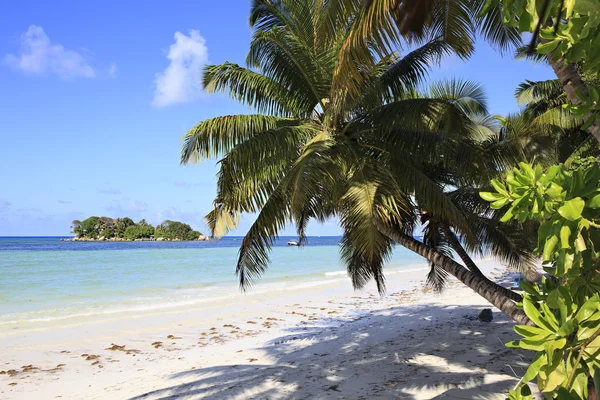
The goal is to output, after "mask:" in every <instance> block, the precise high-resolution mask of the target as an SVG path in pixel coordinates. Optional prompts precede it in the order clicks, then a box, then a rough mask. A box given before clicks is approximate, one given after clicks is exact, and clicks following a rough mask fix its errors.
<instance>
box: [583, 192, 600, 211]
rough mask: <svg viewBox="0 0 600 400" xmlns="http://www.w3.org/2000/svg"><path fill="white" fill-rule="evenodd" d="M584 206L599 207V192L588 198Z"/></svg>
mask: <svg viewBox="0 0 600 400" xmlns="http://www.w3.org/2000/svg"><path fill="white" fill-rule="evenodd" d="M586 206H587V207H589V208H600V193H598V194H597V195H595V196H594V197H592V198H591V199H589V200H588V201H587V204H586Z"/></svg>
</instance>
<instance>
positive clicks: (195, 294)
mask: <svg viewBox="0 0 600 400" xmlns="http://www.w3.org/2000/svg"><path fill="white" fill-rule="evenodd" d="M287 240H289V238H281V239H280V240H279V241H278V242H277V243H276V245H275V247H274V248H273V251H272V253H271V265H270V267H269V270H268V271H267V273H266V274H265V276H264V277H263V279H262V280H261V281H260V282H259V283H257V284H256V285H255V286H254V287H253V288H252V290H253V291H260V290H268V289H270V288H273V287H277V285H281V284H287V285H289V284H295V283H302V284H305V283H310V282H322V281H323V280H327V279H340V278H344V279H347V278H346V276H345V272H344V266H343V265H342V263H341V262H340V259H339V246H338V243H339V240H340V238H338V237H311V238H309V239H308V244H307V245H306V246H304V247H302V248H298V247H292V246H287V245H286V243H287ZM239 243H240V238H224V239H222V240H220V241H213V242H173V243H170V242H61V241H60V240H59V238H5V237H4V238H0V327H2V325H4V326H7V325H10V324H15V323H18V322H36V321H50V320H54V319H62V318H69V317H72V316H88V315H90V316H93V315H95V314H111V313H118V312H125V311H135V310H140V311H143V310H151V309H153V308H164V307H170V306H176V305H181V304H188V303H189V304H192V303H196V302H201V301H203V300H214V299H215V298H218V297H219V296H228V295H235V294H238V293H239V289H238V286H237V285H238V282H237V279H236V277H235V275H234V270H235V265H236V261H237V255H238V246H239ZM415 264H420V265H424V264H423V259H422V258H420V257H418V256H416V255H415V254H414V253H411V252H409V251H407V250H405V249H403V248H402V247H400V246H397V248H396V249H395V251H394V254H393V257H392V258H391V260H390V262H389V265H388V266H387V269H398V268H408V267H409V266H411V265H413V266H414V265H415Z"/></svg>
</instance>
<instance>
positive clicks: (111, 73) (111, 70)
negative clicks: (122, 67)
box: [108, 63, 118, 78]
mask: <svg viewBox="0 0 600 400" xmlns="http://www.w3.org/2000/svg"><path fill="white" fill-rule="evenodd" d="M117 71H118V68H117V63H111V64H110V67H108V77H109V78H116V77H117Z"/></svg>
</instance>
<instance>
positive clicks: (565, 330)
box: [556, 319, 577, 337]
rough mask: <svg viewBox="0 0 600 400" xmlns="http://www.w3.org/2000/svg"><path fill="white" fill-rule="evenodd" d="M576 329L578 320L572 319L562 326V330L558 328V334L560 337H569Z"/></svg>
mask: <svg viewBox="0 0 600 400" xmlns="http://www.w3.org/2000/svg"><path fill="white" fill-rule="evenodd" d="M576 328H577V320H576V319H570V320H568V321H567V322H565V323H564V324H562V325H561V326H560V328H558V331H557V332H556V333H557V335H558V336H561V337H567V336H569V335H570V334H571V333H573V332H574V331H575V329H576Z"/></svg>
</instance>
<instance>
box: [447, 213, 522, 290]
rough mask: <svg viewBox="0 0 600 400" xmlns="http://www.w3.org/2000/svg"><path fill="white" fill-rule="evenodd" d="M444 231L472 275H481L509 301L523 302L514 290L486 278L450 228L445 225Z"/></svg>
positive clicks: (451, 245) (449, 242)
mask: <svg viewBox="0 0 600 400" xmlns="http://www.w3.org/2000/svg"><path fill="white" fill-rule="evenodd" d="M443 229H444V236H445V237H446V240H447V241H448V244H450V247H452V250H454V251H455V252H456V254H458V256H459V257H460V259H461V260H462V261H463V262H464V263H465V266H466V267H467V268H468V269H469V271H471V272H472V273H474V274H476V275H480V276H481V277H482V278H483V279H485V280H486V281H488V283H489V284H490V285H492V286H493V287H494V288H495V289H496V290H497V291H498V292H499V293H501V294H503V295H504V296H506V297H508V298H509V299H511V300H513V301H516V302H520V301H522V300H523V297H521V295H520V294H518V293H516V292H513V291H512V290H510V289H507V288H505V287H504V286H501V285H498V284H497V283H496V282H493V281H491V280H490V279H489V278H488V277H486V276H485V275H484V274H483V272H481V270H480V269H479V267H478V266H477V264H475V262H474V261H473V259H472V258H471V257H470V256H469V254H468V253H467V252H466V251H465V249H464V248H463V247H462V245H461V244H460V242H459V241H458V239H457V238H456V236H455V235H454V233H452V231H451V230H450V228H449V227H448V226H447V225H444V227H443Z"/></svg>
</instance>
